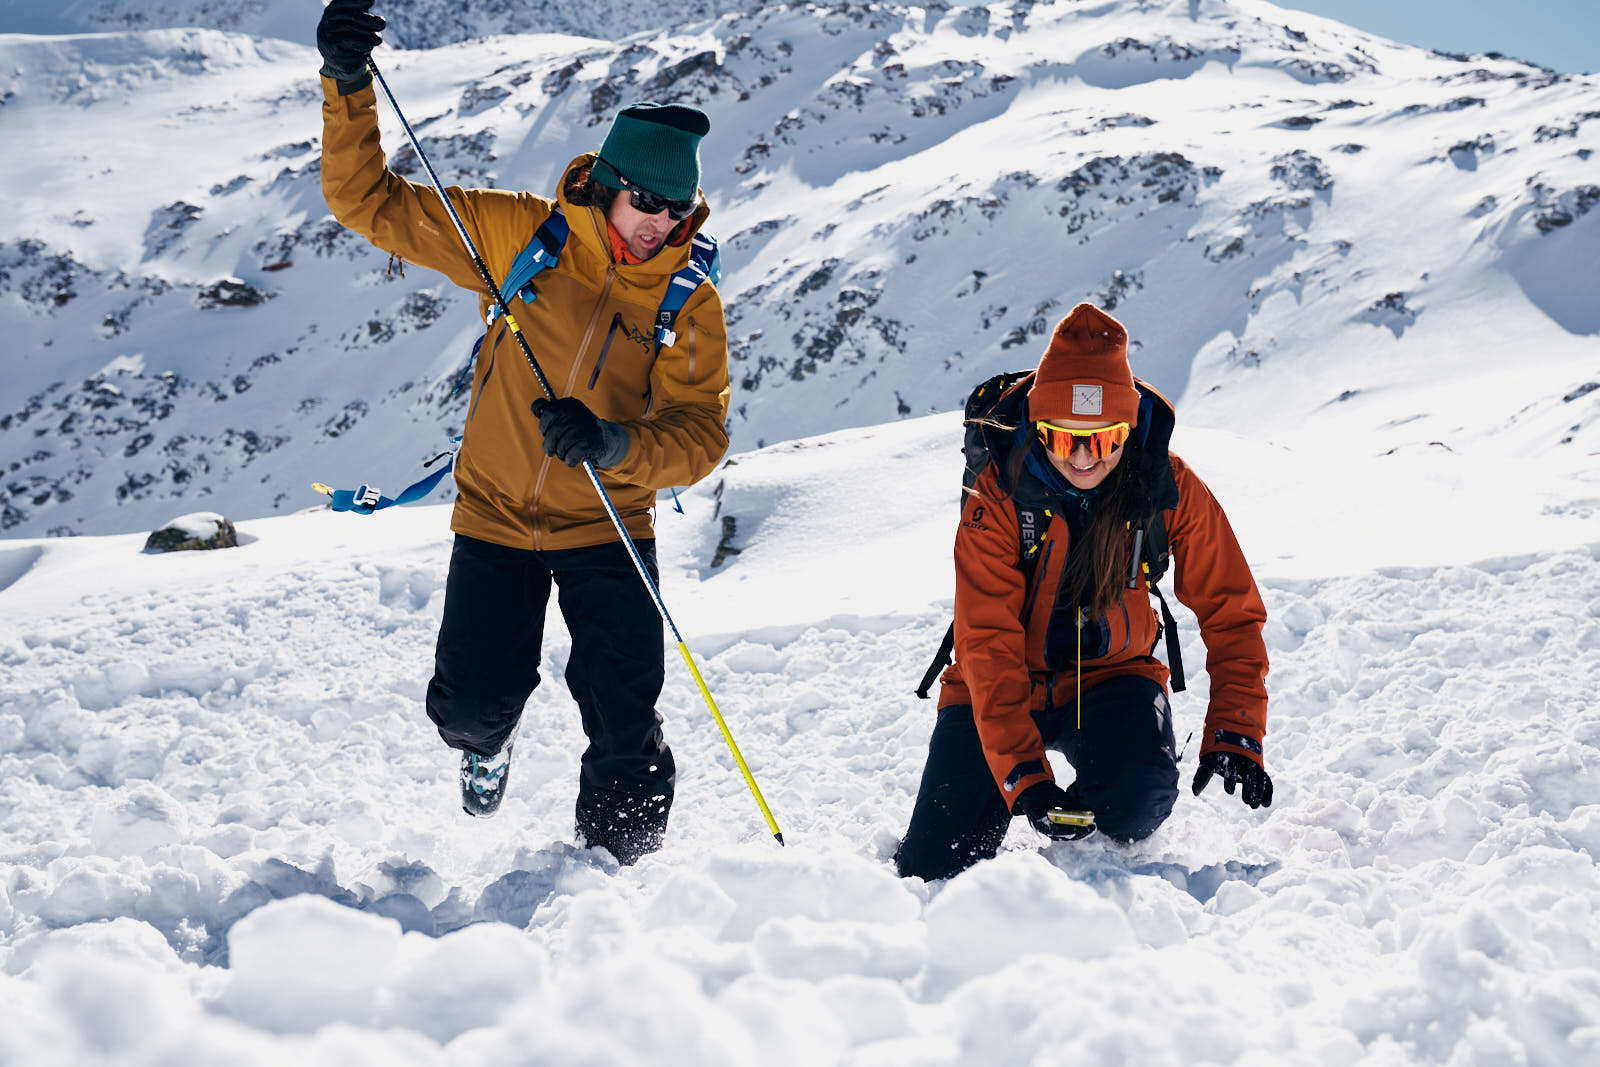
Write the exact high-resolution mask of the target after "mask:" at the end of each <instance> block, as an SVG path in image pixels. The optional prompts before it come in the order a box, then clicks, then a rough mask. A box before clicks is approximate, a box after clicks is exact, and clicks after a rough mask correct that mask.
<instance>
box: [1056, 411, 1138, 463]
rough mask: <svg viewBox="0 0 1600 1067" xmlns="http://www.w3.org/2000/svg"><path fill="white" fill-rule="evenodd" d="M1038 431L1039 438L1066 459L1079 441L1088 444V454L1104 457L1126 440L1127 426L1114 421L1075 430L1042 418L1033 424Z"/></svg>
mask: <svg viewBox="0 0 1600 1067" xmlns="http://www.w3.org/2000/svg"><path fill="white" fill-rule="evenodd" d="M1033 425H1034V428H1035V429H1036V430H1037V431H1038V434H1039V440H1041V441H1043V442H1044V447H1046V448H1048V449H1049V450H1050V451H1051V452H1053V453H1054V454H1055V455H1058V456H1060V457H1061V458H1062V459H1067V458H1069V457H1070V456H1071V455H1072V450H1073V449H1075V448H1077V447H1078V443H1079V442H1080V441H1081V442H1083V443H1084V444H1086V445H1088V446H1089V455H1091V456H1093V457H1094V458H1095V459H1105V458H1106V457H1107V456H1109V455H1111V453H1113V452H1115V451H1116V450H1117V449H1119V448H1121V447H1122V446H1123V444H1124V443H1125V442H1126V441H1127V440H1128V434H1129V432H1130V431H1129V428H1128V424H1127V423H1125V422H1119V423H1115V424H1113V425H1111V426H1100V427H1097V428H1095V429H1092V430H1075V429H1072V428H1071V427H1069V426H1057V425H1056V424H1055V423H1053V422H1045V421H1044V420H1043V419H1040V420H1038V421H1037V422H1035V423H1034V424H1033Z"/></svg>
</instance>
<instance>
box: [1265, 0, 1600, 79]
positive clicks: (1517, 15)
mask: <svg viewBox="0 0 1600 1067" xmlns="http://www.w3.org/2000/svg"><path fill="white" fill-rule="evenodd" d="M1278 6H1279V7H1282V8H1286V9H1289V10H1299V11H1309V12H1311V13H1312V14H1314V15H1324V16H1326V17H1328V18H1332V19H1338V20H1339V21H1340V22H1345V23H1348V24H1350V25H1351V26H1355V27H1357V28H1358V29H1363V30H1367V31H1368V32H1370V33H1378V34H1382V35H1383V36H1385V37H1389V38H1393V39H1394V40H1396V41H1402V42H1404V43H1406V44H1414V45H1418V46H1420V47H1422V48H1437V49H1439V50H1441V51H1445V52H1503V53H1504V54H1506V55H1508V56H1515V57H1516V58H1518V59H1526V60H1528V61H1529V62H1532V63H1539V64H1542V65H1544V66H1547V67H1553V68H1555V69H1556V70H1558V71H1560V72H1561V73H1563V74H1576V73H1585V74H1592V73H1594V72H1595V70H1596V69H1600V4H1596V3H1595V0H1524V2H1523V3H1519V4H1503V3H1490V2H1486V0H1467V2H1463V0H1405V2H1404V3H1395V2H1394V0H1299V2H1295V3H1290V2H1286V0H1279V4H1278Z"/></svg>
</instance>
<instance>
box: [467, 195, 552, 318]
mask: <svg viewBox="0 0 1600 1067" xmlns="http://www.w3.org/2000/svg"><path fill="white" fill-rule="evenodd" d="M570 229H571V227H570V226H569V225H568V224H567V216H566V214H565V213H564V212H563V211H562V210H561V209H560V208H559V207H557V208H555V209H553V210H552V211H551V212H550V217H549V218H547V219H545V220H544V221H543V222H542V223H540V224H539V228H538V229H537V230H535V231H534V234H533V240H531V241H529V242H528V244H527V247H525V248H523V250H522V251H521V252H518V253H517V258H515V259H513V260H512V261H511V269H510V270H508V271H506V276H505V278H503V279H502V280H501V282H500V293H501V295H502V296H504V297H505V298H506V299H507V300H510V299H511V298H512V297H513V296H520V297H522V299H523V301H524V302H525V303H531V302H532V301H533V299H534V298H535V297H536V296H537V295H538V294H536V293H535V292H534V291H533V280H534V279H535V278H537V277H538V276H539V272H540V271H542V270H544V269H545V268H546V267H553V266H555V265H556V263H558V262H559V261H560V259H561V250H562V249H563V248H565V247H566V245H567V234H568V232H569V231H570ZM499 314H500V305H498V304H491V305H489V313H488V314H487V315H486V316H484V318H485V320H486V321H487V322H488V323H489V324H490V325H493V324H494V320H495V319H496V318H497V317H499Z"/></svg>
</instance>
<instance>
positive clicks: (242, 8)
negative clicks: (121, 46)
mask: <svg viewBox="0 0 1600 1067" xmlns="http://www.w3.org/2000/svg"><path fill="white" fill-rule="evenodd" d="M323 5H324V0H272V2H271V3H268V2H267V0H157V2H155V3H151V2H150V0H72V2H69V3H65V4H62V3H40V2H39V0H0V33H105V32H111V31H120V30H160V29H207V30H227V31H229V32H232V33H248V34H250V35H251V36H253V37H276V38H278V39H280V40H285V41H294V42H297V43H299V44H304V45H312V44H315V43H316V26H317V17H318V15H319V14H320V12H321V10H322V7H323ZM759 6H761V5H760V0H756V2H754V3H742V4H739V5H734V4H732V3H730V2H729V0H674V2H673V3H671V4H653V3H648V2H640V0H629V2H628V3H621V2H619V0H584V2H583V3H578V2H576V0H538V2H536V3H527V2H525V0H475V2H474V3H472V4H460V3H452V2H449V0H380V2H379V3H378V4H377V5H376V7H377V10H378V11H379V12H380V13H381V14H382V15H383V17H384V18H385V19H386V20H387V21H388V24H389V25H388V30H387V33H386V35H385V36H386V38H387V40H388V42H389V43H390V44H391V45H393V46H395V47H397V48H437V47H439V46H441V45H447V44H455V43H457V42H459V41H465V40H468V39H470V38H473V37H487V36H490V35H493V34H502V33H572V34H578V35H580V36H584V37H600V38H605V39H607V40H612V39H615V38H618V37H625V36H627V35H628V34H632V33H639V32H641V31H643V30H649V29H658V28H660V27H663V26H668V25H672V24H675V23H681V22H692V21H695V20H698V19H706V18H711V17H714V16H716V15H720V14H723V13H724V12H727V11H732V10H735V8H736V7H737V9H739V10H751V9H753V8H756V7H759Z"/></svg>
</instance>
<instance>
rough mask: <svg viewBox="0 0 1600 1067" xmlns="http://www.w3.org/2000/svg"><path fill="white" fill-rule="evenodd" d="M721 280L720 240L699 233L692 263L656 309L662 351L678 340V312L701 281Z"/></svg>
mask: <svg viewBox="0 0 1600 1067" xmlns="http://www.w3.org/2000/svg"><path fill="white" fill-rule="evenodd" d="M721 281H722V251H721V249H719V248H718V247H717V239H716V238H715V237H712V236H711V235H710V234H708V233H697V234H695V235H694V238H693V239H692V240H691V241H690V242H689V262H688V263H687V264H685V265H684V266H683V268H682V269H680V270H679V271H678V272H677V273H676V274H674V275H673V276H672V279H671V280H670V281H669V282H667V292H666V295H665V296H663V297H662V298H661V307H660V308H658V309H657V310H656V328H655V334H656V352H657V353H658V354H659V353H660V351H661V350H662V349H663V348H667V347H670V346H672V345H675V344H677V343H678V332H677V330H676V329H674V327H675V326H676V325H677V322H678V313H679V312H681V311H682V310H683V306H684V305H685V304H687V303H688V302H689V297H690V296H692V295H694V291H695V290H696V289H698V288H700V284H701V283H702V282H710V283H711V284H712V285H713V286H715V285H717V284H718V283H719V282H721Z"/></svg>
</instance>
